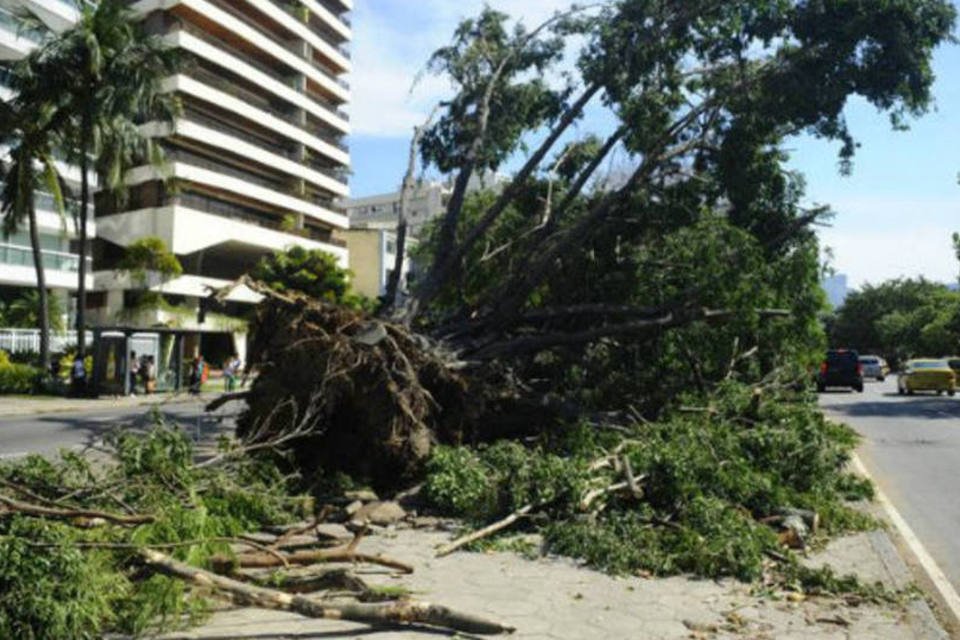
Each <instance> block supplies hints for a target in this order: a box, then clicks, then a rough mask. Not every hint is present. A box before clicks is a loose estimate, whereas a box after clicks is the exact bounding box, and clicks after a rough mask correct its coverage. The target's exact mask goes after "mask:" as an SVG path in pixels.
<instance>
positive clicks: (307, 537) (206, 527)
mask: <svg viewBox="0 0 960 640" xmlns="http://www.w3.org/2000/svg"><path fill="white" fill-rule="evenodd" d="M107 451H108V452H112V454H113V461H112V462H105V461H103V460H99V461H98V463H97V465H96V466H93V465H92V464H91V463H90V462H89V461H88V460H87V459H85V458H83V457H81V456H79V455H77V454H75V453H70V452H64V453H63V454H61V457H60V459H57V460H49V459H45V458H42V457H40V456H31V457H28V458H26V459H24V460H23V461H19V462H8V463H4V464H2V465H0V637H4V638H36V639H38V640H41V639H48V638H49V639H51V640H52V639H55V638H56V639H59V638H84V637H101V636H102V635H103V634H105V633H107V632H123V633H130V634H134V635H142V634H146V633H155V632H158V631H162V630H164V629H168V628H171V627H179V626H183V625H185V624H191V623H196V622H199V621H200V620H202V618H203V616H204V614H205V613H206V612H207V611H209V604H210V602H211V601H212V600H215V599H222V600H227V601H231V602H235V603H238V604H243V605H246V606H255V607H263V608H270V609H283V610H287V611H291V612H293V613H298V614H300V615H303V616H307V617H312V618H326V619H337V620H349V621H353V622H358V623H363V624H371V625H377V626H382V625H385V624H388V625H389V624H394V625H411V624H413V625H429V626H432V627H439V628H442V629H446V630H451V631H459V632H464V633H473V634H499V633H507V632H510V631H512V629H510V628H509V627H507V626H505V625H502V624H499V623H496V622H494V621H489V620H484V619H482V618H478V617H476V616H472V615H470V614H467V613H464V612H459V611H455V610H451V609H449V608H447V607H444V606H442V605H438V604H428V603H423V602H417V601H413V600H410V599H408V598H401V599H397V598H396V597H394V598H385V597H383V595H382V594H380V593H378V592H377V591H376V590H375V589H373V588H371V587H369V586H368V585H367V584H366V583H365V582H364V581H363V580H360V579H359V578H357V577H355V576H353V575H352V574H351V573H350V571H351V569H352V568H353V567H355V566H356V565H358V564H371V565H374V566H378V567H382V568H385V569H386V570H393V571H399V572H400V573H410V572H412V571H414V567H412V566H411V565H409V564H407V563H404V562H402V561H400V560H397V559H393V558H390V557H388V556H384V555H380V554H376V555H374V554H368V553H364V552H363V551H362V550H361V549H360V546H361V544H362V540H363V536H364V532H363V531H362V530H361V531H360V532H358V533H357V534H356V535H355V536H354V538H353V539H352V540H349V541H347V542H346V543H344V544H337V541H336V540H333V541H331V539H330V538H329V537H328V536H324V535H321V534H320V533H319V532H317V531H315V530H316V527H317V523H318V520H319V518H321V517H322V514H323V513H326V512H328V511H329V509H327V510H323V509H321V510H319V511H318V512H317V513H312V508H311V507H312V504H313V501H312V500H310V499H306V498H305V497H304V496H297V495H295V494H291V493H289V488H290V485H289V480H287V479H284V478H283V477H282V476H281V475H280V473H279V471H278V470H277V468H276V467H275V466H273V465H272V464H270V463H267V462H264V461H262V460H260V461H257V460H254V459H253V457H252V456H246V457H235V456H224V457H221V458H219V461H220V462H219V463H218V464H214V465H211V464H198V463H196V462H195V460H194V450H193V447H192V444H191V442H190V440H188V439H187V437H186V436H185V435H184V434H183V433H182V432H180V431H179V430H176V429H172V428H168V427H165V426H159V427H157V428H155V429H153V430H151V431H149V432H148V433H146V434H133V433H130V432H129V431H126V432H121V433H119V434H116V435H115V436H113V437H112V438H111V439H110V441H109V442H108V446H107ZM305 509H308V511H306V512H305V511H304V510H305ZM307 516H313V520H312V522H311V523H310V524H309V525H307V526H304V525H302V524H301V525H295V526H293V527H292V528H289V529H287V530H285V531H284V532H282V533H279V534H274V533H268V532H266V531H264V530H265V529H271V528H272V527H273V526H275V525H279V524H290V523H296V522H299V521H301V520H302V519H303V518H304V517H307ZM331 542H333V543H334V544H333V546H331ZM293 567H298V568H299V569H297V570H295V569H293ZM295 571H299V572H295ZM252 572H255V573H252ZM343 587H346V588H347V591H344V589H343ZM369 600H378V601H379V602H369ZM384 600H386V601H384Z"/></svg>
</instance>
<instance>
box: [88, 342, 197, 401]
mask: <svg viewBox="0 0 960 640" xmlns="http://www.w3.org/2000/svg"><path fill="white" fill-rule="evenodd" d="M197 340H198V336H197V332H196V330H187V329H173V328H167V327H155V328H154V327H152V328H148V329H145V328H139V327H95V328H94V329H93V376H92V382H93V385H92V386H93V388H92V392H93V395H95V396H99V395H129V394H130V393H131V392H133V391H134V389H133V384H135V381H134V380H132V379H131V376H130V375H129V371H130V359H131V355H132V354H134V353H136V357H137V358H141V357H143V356H153V358H154V363H155V366H156V369H155V370H156V391H158V392H163V391H180V390H181V389H183V388H184V387H185V386H186V385H187V384H188V382H187V367H188V366H189V362H188V361H186V360H185V357H184V354H185V353H190V354H192V353H193V351H194V350H195V349H196V347H195V345H196V344H197ZM191 357H192V356H191Z"/></svg>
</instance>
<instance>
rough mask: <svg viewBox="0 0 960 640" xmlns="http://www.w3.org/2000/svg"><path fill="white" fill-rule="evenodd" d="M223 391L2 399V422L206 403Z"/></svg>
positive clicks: (0, 413) (11, 397)
mask: <svg viewBox="0 0 960 640" xmlns="http://www.w3.org/2000/svg"><path fill="white" fill-rule="evenodd" d="M219 395H220V392H204V393H201V394H200V395H198V396H195V395H190V394H189V393H186V392H182V393H156V394H152V395H149V396H148V395H136V396H127V397H122V396H103V397H100V398H61V397H56V396H0V419H2V418H9V417H15V416H30V415H40V414H46V413H71V412H73V413H84V412H89V411H100V410H104V409H107V410H109V409H125V408H134V407H147V406H152V405H155V404H180V403H185V402H204V403H205V402H207V401H209V400H212V399H214V398H216V397H217V396H219Z"/></svg>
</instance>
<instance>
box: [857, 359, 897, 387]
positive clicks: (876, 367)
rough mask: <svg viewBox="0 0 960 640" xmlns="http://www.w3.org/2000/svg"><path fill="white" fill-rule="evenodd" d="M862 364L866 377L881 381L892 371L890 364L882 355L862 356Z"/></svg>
mask: <svg viewBox="0 0 960 640" xmlns="http://www.w3.org/2000/svg"><path fill="white" fill-rule="evenodd" d="M860 366H861V367H863V377H864V378H876V379H877V380H879V381H880V382H883V380H884V379H885V378H886V377H887V374H888V373H890V365H888V364H887V361H886V360H884V359H883V358H881V357H880V356H860Z"/></svg>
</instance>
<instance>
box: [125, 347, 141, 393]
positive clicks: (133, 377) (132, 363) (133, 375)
mask: <svg viewBox="0 0 960 640" xmlns="http://www.w3.org/2000/svg"><path fill="white" fill-rule="evenodd" d="M127 369H128V375H129V377H130V395H132V396H135V395H137V378H139V377H140V361H139V360H138V359H137V352H136V351H131V352H130V359H129V360H127Z"/></svg>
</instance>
